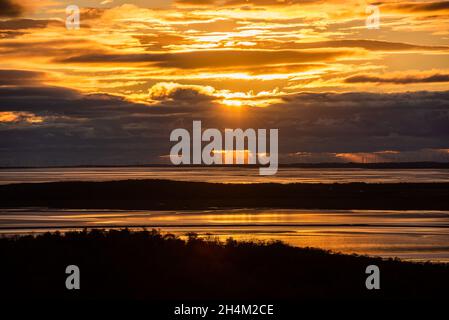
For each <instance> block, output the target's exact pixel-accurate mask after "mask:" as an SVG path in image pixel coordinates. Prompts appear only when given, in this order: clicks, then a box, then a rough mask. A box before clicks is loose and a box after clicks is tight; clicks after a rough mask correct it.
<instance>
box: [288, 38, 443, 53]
mask: <svg viewBox="0 0 449 320" xmlns="http://www.w3.org/2000/svg"><path fill="white" fill-rule="evenodd" d="M286 45H288V47H289V48H291V49H317V48H363V49H366V50H372V51H407V50H449V47H447V46H420V45H415V44H409V43H401V42H389V41H377V40H361V39H358V40H330V41H319V42H308V43H288V44H286Z"/></svg>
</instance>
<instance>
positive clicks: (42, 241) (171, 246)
mask: <svg viewBox="0 0 449 320" xmlns="http://www.w3.org/2000/svg"><path fill="white" fill-rule="evenodd" d="M0 255H1V257H2V262H1V264H0V270H1V274H2V284H1V286H2V290H1V292H2V295H3V298H9V299H27V298H33V299H35V298H38V299H47V298H53V299H54V298H56V299H69V298H70V299H73V298H79V299H100V298H101V299H108V298H114V299H120V298H125V299H156V300H174V299H182V300H194V299H202V300H204V299H206V300H210V299H234V300H235V299H248V298H250V299H253V300H254V299H275V301H281V300H290V301H292V300H295V301H296V300H298V299H318V298H324V299H347V298H352V299H360V300H363V299H368V298H369V299H377V298H379V299H409V298H418V299H434V298H440V299H447V298H448V288H449V265H445V264H430V263H425V264H422V263H421V264H419V263H409V262H401V261H398V260H382V259H378V258H369V257H364V256H355V255H342V254H335V253H331V252H327V251H322V250H318V249H311V248H294V247H290V246H288V245H285V244H283V243H280V242H271V243H254V242H236V241H234V240H232V239H229V240H227V241H226V242H225V243H222V242H219V241H217V240H214V239H206V240H201V239H199V238H197V237H196V235H195V234H190V235H189V237H188V239H187V240H186V241H183V240H181V239H179V238H177V237H175V236H173V235H170V234H166V235H163V234H161V233H159V232H158V231H155V230H152V231H139V232H131V231H129V230H127V229H124V230H120V231H118V230H115V231H114V230H111V231H102V230H92V231H89V232H88V231H84V232H69V233H66V234H64V235H63V234H59V233H53V234H50V233H46V234H43V235H39V236H36V237H33V236H21V237H13V238H2V239H0ZM71 264H75V265H77V266H79V268H80V271H81V290H72V291H69V290H67V289H66V288H65V279H66V276H67V275H66V274H65V268H66V266H68V265H71ZM370 264H376V265H378V266H379V267H380V270H381V290H371V291H370V290H367V289H366V288H365V279H366V277H367V275H366V274H365V268H366V267H367V266H368V265H370Z"/></svg>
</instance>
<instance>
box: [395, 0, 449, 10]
mask: <svg viewBox="0 0 449 320" xmlns="http://www.w3.org/2000/svg"><path fill="white" fill-rule="evenodd" d="M387 6H388V7H392V8H395V9H399V10H403V11H409V12H435V11H444V10H449V1H435V2H425V3H419V2H409V3H398V4H393V5H391V6H390V5H387Z"/></svg>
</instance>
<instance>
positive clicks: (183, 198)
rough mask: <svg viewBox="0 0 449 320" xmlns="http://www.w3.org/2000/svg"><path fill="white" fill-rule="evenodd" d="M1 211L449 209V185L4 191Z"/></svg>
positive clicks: (43, 186)
mask: <svg viewBox="0 0 449 320" xmlns="http://www.w3.org/2000/svg"><path fill="white" fill-rule="evenodd" d="M0 194H1V195H2V196H1V198H0V207H3V208H6V207H24V206H43V207H50V208H73V209H80V208H81V209H153V210H176V209H197V210H200V209H208V208H256V207H257V208H261V207H272V208H274V207H276V208H297V209H379V210H380V209H391V210H394V209H397V210H420V209H422V210H449V183H379V184H366V183H347V184H307V183H302V184H300V183H293V184H275V183H264V184H218V183H202V182H180V181H168V180H125V181H112V182H52V183H35V184H12V185H3V186H0Z"/></svg>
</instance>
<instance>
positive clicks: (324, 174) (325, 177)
mask: <svg viewBox="0 0 449 320" xmlns="http://www.w3.org/2000/svg"><path fill="white" fill-rule="evenodd" d="M127 179H168V180H177V181H200V182H219V183H262V182H275V183H292V182H302V183H335V182H339V183H348V182H366V183H386V182H389V183H398V182H449V170H448V169H347V168H341V169H329V168H317V169H310V168H307V169H305V168H279V171H278V173H277V174H276V175H274V176H260V175H259V169H251V168H211V167H208V168H182V167H175V168H174V167H171V168H167V167H165V168H164V167H159V168H144V167H120V168H47V169H45V168H39V169H0V184H10V183H23V182H30V183H35V182H53V181H111V180H127Z"/></svg>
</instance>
